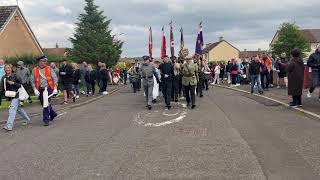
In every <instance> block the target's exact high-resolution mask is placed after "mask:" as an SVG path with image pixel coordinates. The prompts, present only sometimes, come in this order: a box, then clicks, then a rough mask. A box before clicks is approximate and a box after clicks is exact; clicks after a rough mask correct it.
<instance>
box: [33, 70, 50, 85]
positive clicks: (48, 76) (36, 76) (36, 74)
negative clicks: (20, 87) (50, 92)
mask: <svg viewBox="0 0 320 180" xmlns="http://www.w3.org/2000/svg"><path fill="white" fill-rule="evenodd" d="M33 72H34V75H35V79H36V82H35V85H36V88H37V89H39V88H40V78H41V77H40V68H39V66H37V67H35V68H34V69H33ZM44 72H45V74H44V75H45V77H46V79H47V83H48V85H49V87H50V88H51V89H54V83H53V80H52V77H51V74H50V72H51V67H49V66H46V67H45V68H44Z"/></svg>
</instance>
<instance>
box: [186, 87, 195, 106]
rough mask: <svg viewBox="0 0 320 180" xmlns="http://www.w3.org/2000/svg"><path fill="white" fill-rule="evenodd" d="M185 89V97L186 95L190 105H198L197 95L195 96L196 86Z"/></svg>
mask: <svg viewBox="0 0 320 180" xmlns="http://www.w3.org/2000/svg"><path fill="white" fill-rule="evenodd" d="M184 89H185V93H186V94H185V95H186V100H187V103H188V105H190V102H191V103H192V105H195V104H196V95H195V90H196V86H191V85H190V84H189V85H188V86H184Z"/></svg>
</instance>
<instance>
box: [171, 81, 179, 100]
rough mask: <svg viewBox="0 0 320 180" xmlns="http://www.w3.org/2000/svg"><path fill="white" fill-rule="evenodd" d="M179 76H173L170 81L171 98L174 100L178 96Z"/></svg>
mask: <svg viewBox="0 0 320 180" xmlns="http://www.w3.org/2000/svg"><path fill="white" fill-rule="evenodd" d="M179 79H180V77H179V76H174V77H173V81H172V93H171V94H172V96H171V98H172V99H173V100H174V101H177V100H178V97H179V89H180V88H179V83H180V80H179Z"/></svg>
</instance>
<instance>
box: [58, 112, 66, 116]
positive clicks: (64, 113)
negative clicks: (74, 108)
mask: <svg viewBox="0 0 320 180" xmlns="http://www.w3.org/2000/svg"><path fill="white" fill-rule="evenodd" d="M67 113H68V112H63V113H60V114H58V116H57V117H60V116H63V115H66V114H67Z"/></svg>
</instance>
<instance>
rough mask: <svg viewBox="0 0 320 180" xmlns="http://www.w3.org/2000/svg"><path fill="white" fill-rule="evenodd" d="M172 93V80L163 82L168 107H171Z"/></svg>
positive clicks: (163, 91)
mask: <svg viewBox="0 0 320 180" xmlns="http://www.w3.org/2000/svg"><path fill="white" fill-rule="evenodd" d="M171 92H172V80H164V81H162V93H163V97H164V101H165V103H166V106H170V102H171Z"/></svg>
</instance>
